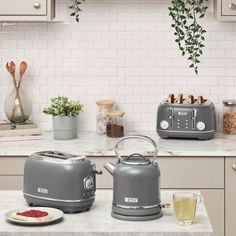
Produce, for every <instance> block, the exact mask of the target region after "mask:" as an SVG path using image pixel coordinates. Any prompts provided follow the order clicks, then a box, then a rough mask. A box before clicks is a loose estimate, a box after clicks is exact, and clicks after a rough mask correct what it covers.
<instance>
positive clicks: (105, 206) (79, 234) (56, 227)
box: [0, 190, 213, 236]
mask: <svg viewBox="0 0 236 236" xmlns="http://www.w3.org/2000/svg"><path fill="white" fill-rule="evenodd" d="M172 194H173V192H172V191H162V192H161V197H162V202H163V203H166V202H169V203H171V198H172ZM111 202H112V191H111V190H98V191H97V193H96V200H95V203H94V205H93V206H92V208H91V210H90V211H87V212H84V213H80V214H65V215H64V218H63V220H62V221H60V222H59V223H58V224H52V225H47V226H40V227H27V226H20V225H14V224H10V223H8V222H7V221H6V220H5V217H4V215H5V213H6V212H7V211H9V210H11V209H12V208H13V209H19V208H24V207H26V206H27V205H26V202H25V200H24V198H23V195H22V192H20V191H0V236H23V235H24V236H25V235H27V236H41V235H42V236H46V235H50V236H54V235H55V236H58V235H59V236H64V235H68V236H75V235H76V236H91V235H94V236H95V235H99V236H110V235H111V236H114V235H116V236H129V235H130V236H132V235H134V234H135V235H139V236H142V235H143V236H144V235H145V236H154V235H155V236H186V235H189V236H213V231H212V227H211V224H210V222H209V219H208V216H207V212H206V209H205V206H204V204H203V203H201V204H200V205H199V207H198V209H197V213H196V220H195V224H193V225H190V226H179V225H177V224H176V223H175V217H174V212H173V209H172V207H171V208H169V209H163V214H164V216H163V217H162V218H160V219H157V220H153V221H144V222H129V221H121V220H117V219H114V218H112V217H111V216H110V212H111Z"/></svg>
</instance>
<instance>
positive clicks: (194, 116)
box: [192, 108, 197, 129]
mask: <svg viewBox="0 0 236 236" xmlns="http://www.w3.org/2000/svg"><path fill="white" fill-rule="evenodd" d="M196 119H197V110H196V109H194V108H193V116H192V127H193V129H195V126H196Z"/></svg>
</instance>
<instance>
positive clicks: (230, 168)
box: [225, 157, 236, 236]
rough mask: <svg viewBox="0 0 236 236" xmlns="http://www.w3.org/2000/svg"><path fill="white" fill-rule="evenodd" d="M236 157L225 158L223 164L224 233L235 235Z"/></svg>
mask: <svg viewBox="0 0 236 236" xmlns="http://www.w3.org/2000/svg"><path fill="white" fill-rule="evenodd" d="M235 213H236V157H232V158H230V157H227V158H226V162H225V224H226V225H225V229H226V230H225V232H226V236H235V235H236V221H235Z"/></svg>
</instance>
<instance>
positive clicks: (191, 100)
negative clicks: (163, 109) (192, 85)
mask: <svg viewBox="0 0 236 236" xmlns="http://www.w3.org/2000/svg"><path fill="white" fill-rule="evenodd" d="M188 103H189V104H194V96H193V95H189V96H188Z"/></svg>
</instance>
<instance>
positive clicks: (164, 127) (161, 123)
mask: <svg viewBox="0 0 236 236" xmlns="http://www.w3.org/2000/svg"><path fill="white" fill-rule="evenodd" d="M160 127H161V128H162V129H168V127H169V123H168V121H166V120H162V121H161V122H160Z"/></svg>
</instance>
